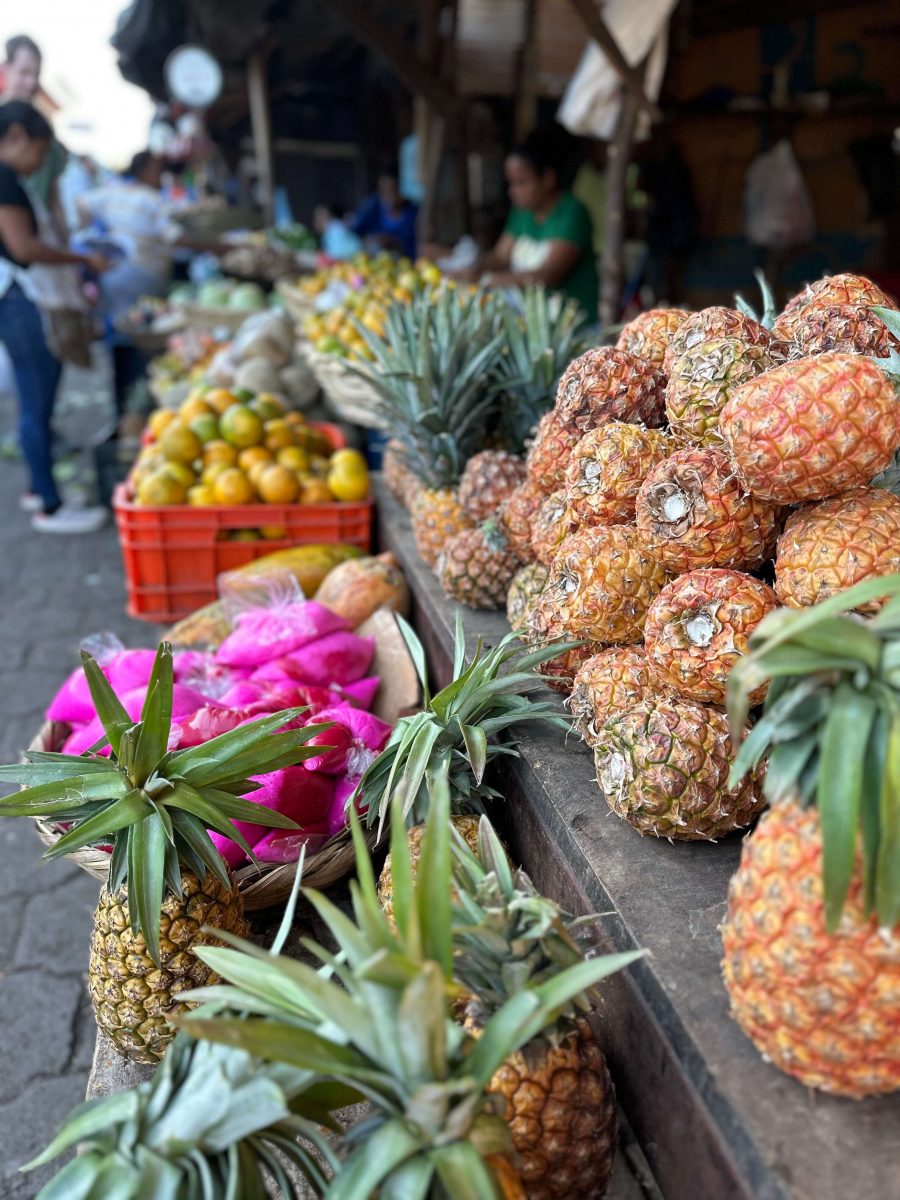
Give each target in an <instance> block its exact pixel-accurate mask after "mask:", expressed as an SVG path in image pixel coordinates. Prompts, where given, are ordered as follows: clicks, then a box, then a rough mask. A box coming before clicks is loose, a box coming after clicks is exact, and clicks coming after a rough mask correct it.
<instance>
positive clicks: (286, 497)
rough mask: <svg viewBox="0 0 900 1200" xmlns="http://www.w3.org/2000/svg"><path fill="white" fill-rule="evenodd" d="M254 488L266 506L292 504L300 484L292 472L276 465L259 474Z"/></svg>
mask: <svg viewBox="0 0 900 1200" xmlns="http://www.w3.org/2000/svg"><path fill="white" fill-rule="evenodd" d="M256 486H257V489H258V490H259V494H260V496H261V497H262V499H263V500H264V501H265V502H266V503H267V504H293V503H294V501H295V500H296V499H297V493H298V492H299V491H300V482H299V480H298V479H297V476H296V475H295V474H294V472H293V471H290V470H288V468H287V467H282V466H279V465H278V464H277V463H273V464H272V466H270V467H266V469H265V470H264V471H262V472H261V473H260V476H259V480H258V482H257V484H256Z"/></svg>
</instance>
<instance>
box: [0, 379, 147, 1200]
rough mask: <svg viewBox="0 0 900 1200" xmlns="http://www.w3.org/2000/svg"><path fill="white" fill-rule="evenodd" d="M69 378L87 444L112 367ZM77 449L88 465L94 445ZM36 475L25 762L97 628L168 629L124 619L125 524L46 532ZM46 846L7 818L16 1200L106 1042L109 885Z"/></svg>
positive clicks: (4, 674) (0, 874) (65, 413)
mask: <svg viewBox="0 0 900 1200" xmlns="http://www.w3.org/2000/svg"><path fill="white" fill-rule="evenodd" d="M67 383H68V388H67V391H66V394H65V396H64V400H63V402H61V404H60V410H61V411H60V414H59V417H60V419H59V421H58V425H59V426H60V429H61V432H62V433H63V436H64V437H65V438H66V440H67V441H68V442H70V443H73V444H76V445H85V444H87V442H88V440H89V438H90V437H91V436H92V435H93V431H94V430H95V429H97V428H98V427H99V425H100V423H101V422H102V421H103V420H104V419H105V416H106V414H108V412H109V407H108V400H107V397H106V393H105V389H104V388H103V384H104V379H103V375H102V373H95V374H94V375H92V376H89V377H85V376H81V377H80V378H79V377H73V376H71V375H70V376H69V377H68V380H67ZM11 428H12V400H11V399H10V398H9V397H0V434H2V435H7V434H9V432H10V430H11ZM78 458H81V460H82V461H81V466H82V468H83V467H84V464H85V463H86V462H87V461H88V459H89V456H87V455H82V456H76V460H77V459H78ZM78 473H79V474H81V476H82V477H85V476H86V475H87V472H86V471H85V470H84V469H82V470H81V471H80V472H78ZM70 474H73V473H72V472H70ZM23 481H24V473H23V468H22V466H21V464H20V463H19V462H17V461H13V460H11V459H9V458H4V459H3V460H2V461H0V572H2V574H0V596H2V625H0V680H2V683H0V761H2V762H10V761H14V760H15V759H16V758H17V757H18V756H19V755H20V754H21V751H22V750H23V748H24V747H25V746H27V744H28V742H29V741H30V740H31V738H32V737H33V736H34V734H35V733H36V732H37V730H38V728H39V726H40V723H41V719H42V714H43V711H44V709H45V708H46V706H47V704H48V702H49V701H50V699H51V698H52V696H53V694H54V692H55V690H56V688H57V687H58V686H59V684H60V683H61V682H62V680H63V679H64V677H65V676H66V675H67V674H68V672H69V671H70V670H71V669H72V667H74V666H75V665H76V664H77V650H78V644H79V640H80V639H82V638H83V637H84V636H85V635H86V634H90V633H94V632H102V631H107V630H108V631H110V632H112V633H115V634H116V635H117V636H118V637H119V638H120V639H121V640H122V641H123V642H124V643H125V644H126V645H153V644H154V641H155V637H156V630H155V629H154V628H153V627H152V626H149V625H145V624H143V623H141V622H138V621H132V620H130V619H129V618H128V617H126V616H125V598H124V587H123V581H122V563H121V559H120V556H119V549H118V543H117V541H116V535H115V531H114V529H113V528H112V526H108V527H107V528H106V529H104V530H103V531H101V532H100V533H97V534H92V535H90V536H82V537H58V536H56V537H54V536H50V535H47V534H44V535H40V534H35V533H33V532H32V530H31V527H30V524H29V518H28V517H26V516H25V515H24V514H22V513H20V512H19V508H18V498H19V494H20V492H21V491H22V485H23ZM75 485H76V486H77V480H76V484H75ZM70 488H71V485H70ZM41 850H42V847H41V843H40V842H39V841H38V839H37V836H36V834H35V832H34V830H33V828H32V827H31V825H30V822H28V821H27V820H25V819H18V818H17V819H14V820H5V821H3V822H2V825H0V851H2V866H0V1046H2V1047H3V1070H2V1072H0V1197H2V1198H3V1200H26V1198H28V1197H33V1196H34V1195H35V1193H36V1192H37V1191H38V1189H39V1187H40V1185H41V1183H42V1182H43V1181H44V1180H45V1179H46V1178H47V1177H48V1175H49V1174H51V1173H52V1172H49V1171H45V1172H43V1174H41V1173H40V1172H35V1173H33V1174H31V1175H19V1174H18V1167H19V1165H20V1164H21V1163H22V1162H25V1161H27V1160H28V1159H29V1158H31V1157H33V1156H34V1154H35V1153H37V1152H38V1151H39V1150H41V1149H42V1148H43V1147H44V1146H45V1145H46V1144H47V1143H48V1141H49V1140H50V1138H51V1137H52V1136H53V1134H54V1133H55V1132H56V1130H57V1128H58V1126H59V1124H60V1122H61V1121H62V1119H63V1117H64V1116H65V1115H66V1113H67V1112H68V1111H69V1109H70V1108H71V1107H72V1106H73V1105H75V1104H78V1103H79V1102H80V1101H81V1100H82V1099H83V1098H84V1090H85V1085H86V1083H87V1077H88V1070H89V1068H90V1063H91V1055H92V1052H93V1048H94V1035H95V1026H94V1021H93V1017H92V1014H91V1010H90V1002H89V1000H88V997H87V993H86V991H85V986H84V978H85V972H86V969H87V953H88V937H89V934H90V926H91V914H92V912H93V909H94V905H95V904H96V900H97V892H98V885H97V883H96V881H95V880H94V879H92V878H91V877H90V876H88V875H86V874H85V873H84V872H83V871H82V870H81V869H80V868H78V867H76V866H74V865H73V864H71V863H69V862H66V861H60V862H53V863H42V862H41Z"/></svg>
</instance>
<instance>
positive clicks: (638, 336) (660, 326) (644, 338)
mask: <svg viewBox="0 0 900 1200" xmlns="http://www.w3.org/2000/svg"><path fill="white" fill-rule="evenodd" d="M690 315H691V314H690V313H689V312H688V311H687V310H686V309H684V308H651V309H648V310H647V312H642V313H638V315H637V316H636V317H635V318H634V320H633V321H629V322H628V324H627V325H626V326H625V327H624V328H623V329H622V330H621V332H620V333H619V336H618V339H617V340H616V349H617V350H626V351H627V352H628V353H629V354H636V355H637V356H638V358H643V359H644V360H645V361H646V362H649V363H652V364H653V366H654V367H656V369H657V370H658V371H662V370H663V369H664V364H665V361H666V350H667V349H668V346H669V343H670V342H671V341H672V338H673V337H674V335H675V334H676V333H677V332H678V330H679V329H680V328H681V326H682V325H683V324H684V323H685V321H686V320H687V319H688V317H689V316H690Z"/></svg>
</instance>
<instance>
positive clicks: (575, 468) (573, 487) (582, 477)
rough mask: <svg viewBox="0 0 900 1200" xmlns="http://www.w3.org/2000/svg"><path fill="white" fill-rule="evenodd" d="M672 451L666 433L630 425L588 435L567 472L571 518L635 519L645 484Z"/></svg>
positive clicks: (586, 521) (589, 521) (596, 521)
mask: <svg viewBox="0 0 900 1200" xmlns="http://www.w3.org/2000/svg"><path fill="white" fill-rule="evenodd" d="M672 448H673V447H672V445H671V442H670V439H669V438H668V436H667V435H666V434H665V433H662V432H661V431H660V430H658V429H645V428H644V426H643V425H631V424H628V423H627V422H625V421H610V422H608V423H607V424H606V425H601V426H600V427H599V428H598V429H593V430H591V432H590V433H586V434H585V435H584V437H583V438H582V439H581V441H580V442H579V443H578V445H577V446H576V447H575V449H574V450H573V451H572V456H571V458H570V459H569V465H568V467H567V468H566V498H567V500H568V504H569V515H570V517H571V518H572V519H573V521H575V522H576V523H577V524H579V525H618V524H620V523H623V522H628V521H633V520H634V508H635V499H636V497H637V494H638V492H639V491H640V488H641V484H642V483H643V482H644V480H645V479H646V477H647V475H648V474H649V473H650V471H651V470H652V469H653V468H654V467H655V466H656V465H657V463H660V462H662V461H663V459H664V458H666V456H667V454H668V453H669V451H670V450H671V449H672Z"/></svg>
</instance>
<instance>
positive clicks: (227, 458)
mask: <svg viewBox="0 0 900 1200" xmlns="http://www.w3.org/2000/svg"><path fill="white" fill-rule="evenodd" d="M237 460H238V452H237V449H236V448H235V447H234V446H229V444H228V443H227V442H225V441H223V440H222V439H221V438H215V439H214V440H213V441H211V442H207V443H206V445H205V446H204V447H203V463H204V466H207V467H209V466H212V464H213V463H224V464H225V466H226V467H233V466H234V465H235V464H236V462H237Z"/></svg>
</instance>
